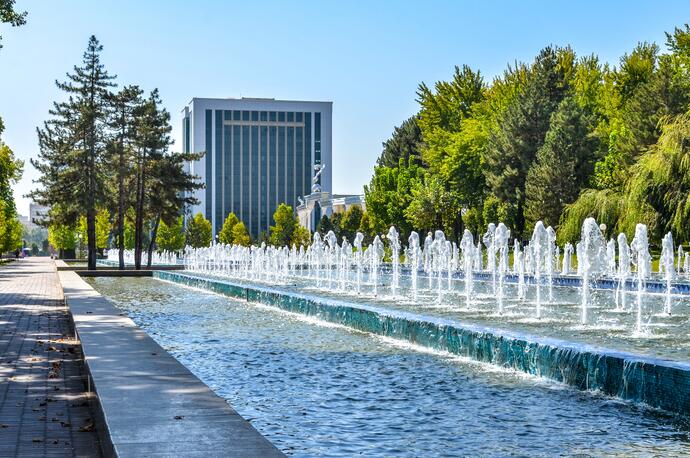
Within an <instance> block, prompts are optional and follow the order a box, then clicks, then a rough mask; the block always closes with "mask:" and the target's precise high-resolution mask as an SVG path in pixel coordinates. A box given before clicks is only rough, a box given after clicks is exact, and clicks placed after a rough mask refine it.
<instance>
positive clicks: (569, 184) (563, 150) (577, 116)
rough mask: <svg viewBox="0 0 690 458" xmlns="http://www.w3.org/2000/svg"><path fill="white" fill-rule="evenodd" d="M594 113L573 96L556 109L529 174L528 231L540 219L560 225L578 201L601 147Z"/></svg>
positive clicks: (554, 225)
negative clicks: (569, 207)
mask: <svg viewBox="0 0 690 458" xmlns="http://www.w3.org/2000/svg"><path fill="white" fill-rule="evenodd" d="M590 117H591V115H590V114H589V113H587V112H585V110H584V109H583V108H582V107H580V106H579V105H578V104H577V102H576V101H575V99H573V98H572V97H567V98H565V99H564V100H563V101H562V102H561V104H560V105H559V107H558V110H557V111H556V112H554V113H553V115H552V117H551V122H550V128H549V131H548V132H547V134H546V138H545V140H544V144H543V145H542V146H541V148H539V151H538V152H537V157H536V162H535V163H534V165H533V166H532V167H531V168H530V170H529V172H528V174H527V181H526V184H525V191H526V197H525V221H526V227H527V229H528V231H529V230H531V228H533V227H534V224H535V223H536V222H537V221H539V220H542V221H543V222H544V224H545V225H547V226H553V227H556V226H557V225H558V222H559V219H560V216H561V213H562V211H563V208H564V207H565V206H566V205H568V204H570V203H572V202H574V201H575V200H576V199H577V197H578V195H579V194H580V190H581V189H583V188H584V187H585V186H586V185H587V183H588V180H589V178H590V176H591V175H592V172H593V170H594V163H595V162H596V159H597V157H596V154H597V150H598V139H597V138H596V137H595V136H594V135H593V132H592V131H591V130H590V126H591V125H592V122H591V120H590V119H589V118H590Z"/></svg>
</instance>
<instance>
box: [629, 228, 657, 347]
mask: <svg viewBox="0 0 690 458" xmlns="http://www.w3.org/2000/svg"><path fill="white" fill-rule="evenodd" d="M630 251H631V252H632V262H633V264H634V265H635V267H636V268H637V322H636V325H635V332H636V333H637V334H641V333H642V293H643V289H644V282H645V281H646V280H647V279H648V278H649V276H650V274H651V272H652V256H651V255H650V254H649V239H648V238H647V226H645V225H644V224H638V225H637V226H635V237H633V239H632V242H630Z"/></svg>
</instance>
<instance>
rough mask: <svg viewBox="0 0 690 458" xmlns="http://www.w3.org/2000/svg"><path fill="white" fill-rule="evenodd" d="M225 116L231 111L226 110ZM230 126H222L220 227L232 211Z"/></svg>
mask: <svg viewBox="0 0 690 458" xmlns="http://www.w3.org/2000/svg"><path fill="white" fill-rule="evenodd" d="M225 113H226V116H230V115H231V114H232V113H231V112H229V111H226V112H225ZM231 134H232V127H231V126H228V125H224V126H223V213H222V220H223V221H221V223H220V224H221V228H222V225H223V222H224V221H225V217H226V216H228V213H230V212H231V211H233V210H232V209H233V195H232V178H233V165H234V164H233V161H232V135H231Z"/></svg>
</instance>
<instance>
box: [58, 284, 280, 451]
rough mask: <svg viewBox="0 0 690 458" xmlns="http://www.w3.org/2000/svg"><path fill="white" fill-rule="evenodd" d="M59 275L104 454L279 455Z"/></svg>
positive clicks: (141, 336)
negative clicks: (90, 393) (80, 351)
mask: <svg viewBox="0 0 690 458" xmlns="http://www.w3.org/2000/svg"><path fill="white" fill-rule="evenodd" d="M57 273H58V277H59V280H60V284H61V286H62V289H63V293H64V298H65V303H66V304H67V307H68V309H69V314H70V320H71V321H72V324H73V326H74V329H75V332H76V335H77V337H78V339H79V340H80V342H81V347H82V351H83V355H84V364H85V368H86V372H87V377H88V383H89V390H90V391H92V392H94V393H95V394H96V396H95V401H94V406H93V407H94V413H95V415H96V426H97V429H98V431H99V435H100V439H101V444H102V448H103V451H104V454H105V455H106V456H116V457H126V456H131V457H139V456H149V455H151V454H161V453H162V454H171V455H174V456H186V455H193V456H199V455H200V454H203V453H206V454H208V455H209V456H216V455H217V454H218V453H222V454H223V456H243V457H244V456H252V457H279V456H284V455H283V453H282V452H281V451H280V450H278V449H277V448H276V447H275V446H274V445H273V444H272V443H271V442H269V441H268V440H267V439H266V438H265V437H263V436H262V435H261V434H260V433H259V432H258V431H257V430H256V429H254V427H253V426H252V425H251V424H250V423H249V422H248V421H247V420H245V419H244V418H242V417H241V416H240V415H239V414H238V413H237V412H236V411H235V410H234V409H233V408H232V407H231V406H230V405H229V404H228V403H227V402H226V401H225V400H224V399H223V398H221V397H220V396H218V395H216V394H215V393H214V392H213V391H212V390H211V389H210V388H209V387H208V386H206V385H205V384H204V383H203V382H202V381H201V380H200V379H199V378H198V377H196V376H195V375H194V374H192V373H191V371H189V370H188V369H187V368H186V367H185V366H184V365H182V363H180V362H179V361H177V360H176V359H175V358H174V357H173V356H172V355H170V354H169V353H168V352H167V351H166V350H164V349H163V348H162V347H161V346H160V345H158V344H157V343H156V342H155V341H154V340H153V339H152V338H151V337H150V336H149V335H148V334H147V333H146V332H145V331H143V330H142V329H141V328H139V327H138V326H137V325H136V324H135V323H134V322H133V321H132V320H131V319H130V318H128V317H126V316H125V314H124V313H122V312H121V311H120V310H119V309H118V308H117V307H116V306H115V305H113V304H112V303H111V302H110V301H108V300H107V299H106V298H105V297H103V296H102V295H101V294H100V293H98V292H97V291H96V290H95V289H93V288H92V287H91V286H90V285H89V284H88V283H86V282H85V281H84V280H83V279H82V278H81V277H80V276H79V275H78V274H77V273H76V272H73V271H60V272H57Z"/></svg>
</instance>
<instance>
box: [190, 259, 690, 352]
mask: <svg viewBox="0 0 690 458" xmlns="http://www.w3.org/2000/svg"><path fill="white" fill-rule="evenodd" d="M184 273H186V274H189V275H196V276H202V277H210V278H220V279H228V278H224V277H213V276H211V275H208V274H205V275H204V274H199V273H197V272H184ZM229 280H230V281H232V282H235V283H241V284H242V283H246V284H252V283H251V282H247V281H246V280H242V279H237V278H229ZM365 280H367V278H366V276H365ZM317 283H320V286H317ZM389 283H390V276H389V275H387V274H383V275H381V276H380V278H379V286H378V295H377V296H374V295H373V292H372V289H373V286H372V284H371V283H368V282H366V281H365V284H364V285H363V287H362V292H361V294H359V295H358V294H357V293H356V290H355V288H354V287H352V286H351V285H350V284H348V285H347V287H346V288H345V289H344V290H339V289H338V284H337V282H336V281H333V282H328V281H326V280H321V281H320V282H317V281H315V280H313V279H304V278H291V279H290V282H289V284H281V285H279V287H280V288H281V289H287V290H289V291H295V292H299V293H304V294H308V295H315V296H319V297H330V298H338V299H342V300H345V301H355V302H357V303H362V304H372V305H376V306H382V307H385V308H389V309H394V310H404V311H409V312H414V313H419V314H423V315H427V316H433V317H441V318H447V319H451V320H457V321H460V322H462V323H470V324H477V325H482V326H488V327H492V328H498V329H507V330H512V331H517V332H520V333H525V334H531V335H537V336H546V337H553V338H556V339H562V340H568V341H573V342H580V343H584V344H589V345H595V346H600V347H604V348H610V349H614V350H620V351H626V352H632V353H636V354H640V355H645V356H650V357H654V358H663V359H669V360H675V361H685V362H688V361H690V296H675V297H674V298H673V313H672V314H671V315H670V316H669V315H667V314H666V313H663V308H664V296H663V295H661V294H644V295H643V322H644V332H643V333H642V334H641V335H640V334H637V333H635V332H634V329H635V321H636V302H635V300H636V296H635V294H632V293H628V295H627V306H626V309H625V310H622V311H620V310H616V308H615V303H614V298H613V294H614V292H613V291H610V290H595V291H592V295H591V299H592V303H591V305H590V307H589V309H588V316H589V323H588V324H587V325H585V326H583V325H581V324H580V315H581V305H580V303H581V298H580V291H579V289H577V288H573V287H554V288H553V295H554V297H553V301H549V299H548V297H549V294H548V288H547V287H546V286H544V287H542V291H541V297H542V301H543V303H542V307H541V314H542V316H541V318H539V319H537V318H536V316H535V315H536V305H535V302H536V299H535V296H536V288H534V286H531V287H530V288H529V290H528V293H527V298H526V299H525V300H518V299H516V297H517V287H516V286H515V285H513V284H508V285H506V292H505V295H506V299H505V301H504V302H505V304H504V312H503V313H502V314H499V313H498V311H497V303H496V297H495V295H494V294H493V292H492V288H491V283H490V282H487V281H477V282H475V285H474V293H475V296H474V297H473V299H472V301H471V303H470V304H469V305H468V304H467V301H466V298H465V297H464V294H463V291H464V283H463V281H462V280H459V279H454V280H453V281H452V285H453V292H452V293H449V292H448V291H446V289H447V286H446V281H445V280H444V281H443V282H442V286H443V288H442V290H443V294H442V298H441V300H440V302H439V300H438V293H437V283H436V280H432V281H431V282H430V281H429V279H428V278H420V281H419V296H418V299H417V301H413V300H412V294H411V292H410V291H409V289H408V283H409V278H408V277H407V276H403V277H402V278H401V284H402V285H403V287H402V288H401V289H400V291H399V292H398V294H397V296H392V294H391V291H390V288H389ZM253 284H258V285H263V286H268V287H271V286H274V283H272V282H270V281H255V282H253Z"/></svg>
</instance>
